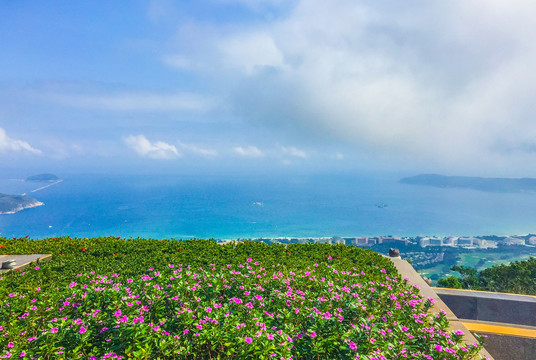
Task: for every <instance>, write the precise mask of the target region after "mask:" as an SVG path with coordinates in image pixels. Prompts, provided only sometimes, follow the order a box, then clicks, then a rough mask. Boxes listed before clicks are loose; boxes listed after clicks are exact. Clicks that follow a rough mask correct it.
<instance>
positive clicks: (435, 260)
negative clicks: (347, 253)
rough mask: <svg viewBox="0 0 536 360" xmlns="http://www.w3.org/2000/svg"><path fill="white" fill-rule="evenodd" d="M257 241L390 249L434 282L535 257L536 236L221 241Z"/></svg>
mask: <svg viewBox="0 0 536 360" xmlns="http://www.w3.org/2000/svg"><path fill="white" fill-rule="evenodd" d="M236 240H238V241H247V240H258V241H263V242H265V243H268V244H270V243H276V244H277V243H279V244H295V243H313V242H320V243H326V244H334V245H335V244H346V245H354V246H358V247H363V248H370V249H371V250H373V251H376V252H379V253H383V254H387V253H388V251H389V249H390V248H397V249H399V250H400V255H401V256H402V258H404V259H407V260H410V261H411V263H412V265H413V267H414V268H415V269H417V270H418V271H419V272H420V273H421V274H423V275H426V276H427V277H430V278H431V279H432V280H433V281H436V280H438V279H439V278H441V277H445V276H448V275H450V274H451V273H452V272H451V269H450V268H451V266H452V265H463V266H467V267H471V268H475V269H478V270H481V269H485V268H487V267H489V266H493V265H496V264H501V263H507V262H512V261H517V260H523V259H527V258H528V257H530V256H535V257H536V235H535V234H529V235H522V236H518V235H515V236H497V235H487V236H469V237H465V236H462V237H458V236H446V237H435V236H416V237H396V236H374V237H366V236H362V237H339V236H332V237H306V238H298V237H278V238H255V239H253V238H251V239H234V240H219V241H220V242H229V241H236Z"/></svg>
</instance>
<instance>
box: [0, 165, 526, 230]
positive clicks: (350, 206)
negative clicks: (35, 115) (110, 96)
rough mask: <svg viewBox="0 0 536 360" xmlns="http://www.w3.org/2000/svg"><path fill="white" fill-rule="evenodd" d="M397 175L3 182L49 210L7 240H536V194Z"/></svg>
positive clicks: (20, 216)
mask: <svg viewBox="0 0 536 360" xmlns="http://www.w3.org/2000/svg"><path fill="white" fill-rule="evenodd" d="M398 179H399V178H398V177H397V176H396V175H389V174H387V175H378V174H372V175H371V174H352V175H349V174H334V175H330V176H327V175H301V176H300V175H296V176H288V177H286V178H282V177H278V178H277V177H274V178H268V177H255V176H250V177H243V178H241V179H230V178H226V177H216V176H213V177H208V176H207V177H201V178H199V177H196V176H171V175H166V176H151V175H136V176H121V175H117V176H105V175H84V176H81V175H70V176H65V179H64V181H63V182H61V183H58V184H56V185H53V186H50V187H48V188H45V189H42V190H39V191H37V192H34V193H30V190H32V189H35V188H38V187H41V186H42V185H41V184H39V183H24V182H20V181H13V180H5V179H4V180H2V181H0V184H1V185H2V186H4V188H8V187H9V190H11V192H13V193H21V192H28V193H29V194H31V196H32V197H34V198H36V199H38V200H40V201H42V202H44V203H45V205H44V206H40V207H37V208H33V209H27V210H24V211H21V212H19V213H16V214H13V215H2V216H0V233H1V234H0V235H2V236H6V237H11V236H26V235H30V236H31V237H32V238H43V237H49V236H67V235H68V236H73V237H74V236H76V237H90V236H105V235H114V236H122V237H130V236H132V237H151V238H176V239H179V238H190V237H198V238H217V239H225V238H257V237H279V236H287V237H324V236H376V235H398V236H416V235H429V236H431V235H437V236H446V235H456V236H463V235H491V234H505V235H506V234H509V235H513V234H526V233H530V232H536V227H535V225H534V222H533V219H535V218H536V194H501V193H485V192H480V191H475V190H465V189H441V188H433V187H423V186H415V185H405V184H400V183H398Z"/></svg>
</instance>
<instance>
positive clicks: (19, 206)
mask: <svg viewBox="0 0 536 360" xmlns="http://www.w3.org/2000/svg"><path fill="white" fill-rule="evenodd" d="M43 205H45V203H43V202H41V201H38V200H35V202H34V203H32V204H30V205H26V206H24V205H20V204H19V205H18V206H17V207H16V208H15V209H13V210H12V211H6V212H0V215H10V214H16V213H18V212H19V211H22V210H26V209H31V208H35V207H38V206H43Z"/></svg>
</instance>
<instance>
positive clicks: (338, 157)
mask: <svg viewBox="0 0 536 360" xmlns="http://www.w3.org/2000/svg"><path fill="white" fill-rule="evenodd" d="M332 158H333V159H337V160H343V159H344V155H343V154H341V153H335V154H333V156H332Z"/></svg>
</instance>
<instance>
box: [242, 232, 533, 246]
mask: <svg viewBox="0 0 536 360" xmlns="http://www.w3.org/2000/svg"><path fill="white" fill-rule="evenodd" d="M238 240H260V241H264V242H268V243H281V244H291V243H310V242H319V243H326V244H333V245H335V244H346V245H355V246H362V247H368V246H373V245H380V244H388V245H389V246H391V247H393V248H397V247H403V246H405V245H418V246H420V247H422V248H426V247H430V246H434V247H436V246H441V247H460V248H466V249H490V248H497V246H498V245H506V246H536V236H530V235H529V236H508V237H494V240H489V239H484V238H480V237H457V236H447V237H427V236H417V237H415V238H400V237H396V236H374V237H366V236H361V237H339V236H333V237H318V238H312V237H311V238H288V237H279V238H259V239H238Z"/></svg>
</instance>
